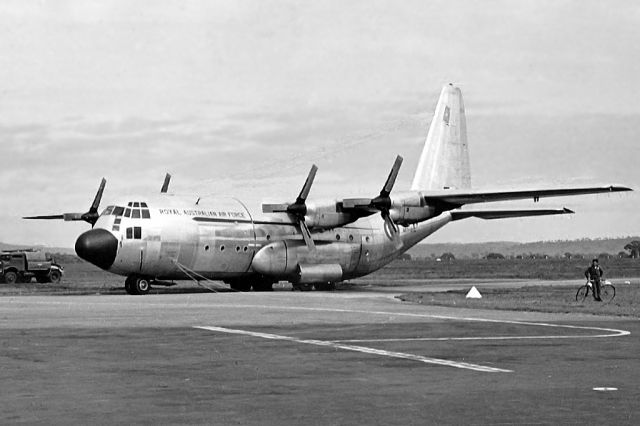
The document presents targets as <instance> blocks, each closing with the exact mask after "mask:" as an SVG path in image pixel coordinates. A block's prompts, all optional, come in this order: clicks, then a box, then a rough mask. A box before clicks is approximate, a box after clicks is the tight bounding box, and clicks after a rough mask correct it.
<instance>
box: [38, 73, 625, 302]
mask: <svg viewBox="0 0 640 426" xmlns="http://www.w3.org/2000/svg"><path fill="white" fill-rule="evenodd" d="M401 164H402V157H400V156H398V157H397V158H396V161H395V163H394V165H393V167H392V169H391V172H390V174H389V176H388V178H387V180H386V182H385V183H384V186H383V187H382V190H381V191H380V194H377V195H376V196H374V197H370V198H346V199H338V200H334V201H330V202H319V203H313V202H307V196H308V195H309V191H310V189H311V185H312V183H313V179H314V177H315V174H316V171H317V168H316V167H315V166H313V167H312V168H311V171H310V173H309V175H308V177H307V180H306V182H305V183H304V185H303V188H302V190H301V192H300V194H299V196H298V197H297V199H296V200H295V201H293V202H290V203H283V204H263V206H262V210H263V211H261V212H253V211H250V210H249V209H247V207H246V206H245V204H243V203H242V202H241V201H240V200H237V199H234V198H204V197H203V198H200V197H198V196H196V195H194V196H180V195H174V194H170V193H168V186H169V180H170V178H171V176H170V175H167V177H166V178H165V181H164V184H163V185H162V190H161V192H160V193H155V194H151V195H147V196H144V197H139V198H136V199H128V200H123V201H122V202H118V203H114V204H112V205H110V206H108V207H107V208H106V209H104V211H103V212H102V213H101V214H98V206H99V203H100V200H101V197H102V192H103V190H104V186H105V180H104V179H103V180H102V182H101V185H100V188H99V190H98V193H97V194H96V197H95V199H94V202H93V204H92V206H91V208H90V209H89V211H88V212H86V213H66V214H62V215H50V216H32V217H27V219H64V220H84V221H87V222H89V223H91V224H92V229H91V230H89V231H86V232H85V233H83V234H82V235H80V236H79V237H78V239H77V241H76V246H75V249H76V252H77V254H78V256H80V257H81V258H82V259H85V260H87V261H88V262H91V263H93V264H94V265H97V266H99V267H100V268H102V269H104V270H106V271H109V272H113V273H115V274H119V275H123V276H125V277H127V278H126V280H125V288H126V290H127V292H128V293H129V294H145V293H147V292H148V291H149V289H150V287H151V286H152V285H167V284H169V283H167V281H168V280H181V279H197V280H201V279H211V280H222V281H224V282H226V283H228V284H230V286H231V287H232V288H233V289H236V290H242V291H247V290H250V289H252V288H253V289H254V290H256V291H265V290H271V288H272V285H273V283H275V282H278V281H290V282H292V283H293V284H294V285H295V286H299V287H303V288H309V286H311V285H313V286H314V287H315V288H316V289H331V288H333V286H335V283H337V282H340V281H343V280H348V279H352V278H356V277H360V276H363V275H367V274H369V273H371V272H373V271H375V270H377V269H380V268H381V267H383V266H384V265H386V264H387V263H389V262H391V261H392V260H393V259H395V258H397V257H398V256H399V255H400V254H402V253H403V252H405V251H406V250H408V249H409V248H411V247H412V246H414V245H415V244H417V243H418V242H420V241H422V240H423V239H425V238H426V237H428V236H429V235H431V234H433V233H434V232H436V231H437V230H438V229H440V228H442V227H443V226H445V225H446V224H447V223H449V222H452V221H455V220H461V219H465V218H469V217H478V218H482V219H500V218H509V217H523V216H538V215H552V214H570V213H573V212H572V211H571V210H568V209H565V208H563V209H557V210H556V209H550V210H549V209H545V210H541V209H531V210H476V209H472V210H470V209H461V207H462V206H463V205H465V204H475V203H484V202H492V201H505V200H517V199H533V200H534V201H538V200H539V198H541V197H554V196H567V195H580V194H593V193H601V192H619V191H629V190H630V189H629V188H626V187H622V186H604V187H587V188H561V189H543V190H519V191H478V190H472V189H471V188H470V186H471V184H470V182H471V179H470V169H469V153H468V145H467V134H466V120H465V113H464V104H463V102H462V94H461V92H460V89H459V88H457V87H454V86H453V85H446V86H445V87H444V88H443V89H442V92H441V95H440V99H439V101H438V104H437V106H436V110H435V114H434V118H433V120H432V122H431V126H430V128H429V133H428V135H427V139H426V141H425V144H424V148H423V151H422V155H421V157H420V161H419V164H418V167H417V170H416V173H415V176H414V179H413V183H412V185H411V189H410V190H409V191H405V192H393V191H392V189H393V186H394V183H395V179H396V176H397V174H398V171H399V169H400V166H401Z"/></svg>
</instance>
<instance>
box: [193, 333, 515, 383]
mask: <svg viewBox="0 0 640 426" xmlns="http://www.w3.org/2000/svg"><path fill="white" fill-rule="evenodd" d="M194 328H199V329H202V330H209V331H217V332H220V333H227V334H241V335H245V336H252V337H261V338H263V339H271V340H284V341H288V342H295V343H303V344H307V345H316V346H326V347H330V348H335V349H343V350H347V351H354V352H362V353H365V354H371V355H380V356H387V357H391V358H400V359H408V360H411V361H418V362H423V363H425V364H435V365H443V366H446V367H455V368H463V369H467V370H474V371H482V372H485V373H512V372H513V370H505V369H502V368H495V367H486V366H484V365H477V364H470V363H467V362H456V361H451V360H447V359H440V358H429V357H424V356H421V355H414V354H407V353H403V352H392V351H385V350H381V349H374V348H367V347H364V346H353V345H346V344H343V343H336V342H330V341H325V340H314V339H296V338H295V337H289V336H281V335H278V334H270V333H259V332H255V331H247V330H238V329H233V328H225V327H206V326H196V327H194Z"/></svg>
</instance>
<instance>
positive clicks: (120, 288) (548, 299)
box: [0, 259, 640, 317]
mask: <svg viewBox="0 0 640 426" xmlns="http://www.w3.org/2000/svg"><path fill="white" fill-rule="evenodd" d="M587 263H588V260H562V259H531V260H486V259H468V260H456V261H453V262H436V261H433V260H427V261H421V260H407V261H395V262H392V263H391V264H389V265H388V266H386V267H385V268H383V269H381V270H380V271H377V272H375V273H373V274H371V275H368V276H366V277H363V278H361V279H359V280H355V281H352V282H351V284H350V285H349V284H346V285H342V286H341V287H339V289H340V288H341V289H343V290H345V291H352V290H356V291H357V289H358V287H360V286H363V285H373V286H374V287H396V286H402V285H407V284H413V285H416V283H418V284H417V286H418V287H419V288H420V287H421V286H422V288H424V291H422V289H421V288H420V290H418V291H412V292H411V293H408V294H404V295H402V296H400V298H401V299H402V300H404V301H407V302H413V303H421V304H430V305H442V306H456V307H466V308H479V309H504V310H520V311H540V312H559V313H562V312H566V313H570V312H581V313H592V314H597V315H619V316H629V317H640V309H639V306H640V279H639V278H637V277H640V262H639V261H637V260H634V259H611V260H605V261H603V262H602V266H603V268H604V270H605V273H606V278H607V279H611V280H612V281H614V283H615V284H616V297H615V299H614V300H613V301H612V302H611V303H608V304H602V303H596V302H593V301H592V299H587V300H586V301H585V302H584V303H577V302H576V301H575V293H576V290H577V287H578V286H577V285H576V284H575V280H580V279H581V278H582V277H583V271H584V269H585V268H586V266H587V265H586V264H587ZM64 268H65V275H64V277H63V280H62V282H61V283H60V284H57V285H53V284H38V283H36V282H32V283H20V284H15V285H7V284H0V296H11V295H28V294H52V295H71V294H125V293H124V277H121V276H117V275H113V274H111V273H108V272H105V271H102V270H101V269H99V268H97V267H95V266H93V265H91V264H89V263H86V262H84V261H75V262H68V263H65V264H64ZM455 280H459V282H460V281H461V282H469V287H470V286H471V284H472V283H474V282H483V283H485V284H484V286H483V289H482V294H483V298H482V299H466V298H465V294H466V291H467V290H464V291H462V290H460V291H446V292H442V291H440V292H437V291H433V290H431V291H430V290H429V288H430V286H431V287H434V286H435V285H437V284H440V283H447V282H451V281H455ZM504 280H512V281H514V280H515V281H518V280H523V285H522V286H521V287H520V288H499V285H496V288H491V285H490V284H489V285H488V286H487V284H486V283H491V282H496V283H500V282H501V281H504ZM538 280H540V282H541V280H545V281H548V280H551V281H553V285H535V283H536V281H538ZM569 280H574V282H573V283H569ZM625 281H630V282H631V284H630V285H627V284H624V282H625ZM532 282H533V283H534V284H533V285H532V284H531V283H532ZM547 284H548V283H547ZM206 286H207V287H211V284H209V283H207V284H206ZM280 287H281V288H290V286H289V287H287V286H286V285H282V284H281V285H280ZM516 287H517V286H516ZM214 288H222V289H226V288H228V287H227V286H226V285H223V284H221V285H219V286H216V287H214ZM203 291H208V290H207V289H206V288H205V286H201V285H199V284H198V283H195V282H192V281H179V282H178V285H177V286H175V287H170V288H158V289H153V290H152V292H158V293H193V292H203Z"/></svg>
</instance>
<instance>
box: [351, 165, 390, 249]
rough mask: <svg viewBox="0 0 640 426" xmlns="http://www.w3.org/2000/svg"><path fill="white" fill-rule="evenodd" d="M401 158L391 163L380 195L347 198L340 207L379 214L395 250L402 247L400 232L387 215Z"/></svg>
mask: <svg viewBox="0 0 640 426" xmlns="http://www.w3.org/2000/svg"><path fill="white" fill-rule="evenodd" d="M402 160H403V159H402V157H401V156H400V155H398V156H397V157H396V161H395V162H394V163H393V167H392V168H391V172H389V176H388V177H387V181H386V182H385V183H384V186H383V187H382V190H381V191H380V195H378V196H377V197H375V198H347V199H344V200H342V206H343V208H344V209H363V208H364V209H374V210H378V211H379V212H380V215H381V216H382V219H383V220H384V224H385V228H386V229H387V230H388V232H389V234H390V235H389V236H390V238H391V239H392V240H393V242H394V243H395V245H396V247H397V248H400V247H402V240H401V239H400V232H399V229H398V225H396V224H395V223H394V222H393V220H392V219H391V216H390V214H389V210H390V209H391V197H390V194H391V190H392V189H393V185H394V184H395V183H396V178H397V177H398V172H399V171H400V166H402Z"/></svg>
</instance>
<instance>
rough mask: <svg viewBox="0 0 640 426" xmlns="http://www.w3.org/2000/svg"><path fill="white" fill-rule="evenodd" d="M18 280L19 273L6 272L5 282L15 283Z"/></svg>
mask: <svg viewBox="0 0 640 426" xmlns="http://www.w3.org/2000/svg"><path fill="white" fill-rule="evenodd" d="M16 281H18V274H16V273H15V272H13V271H9V272H6V273H5V274H4V282H5V283H7V284H15V283H16Z"/></svg>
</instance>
